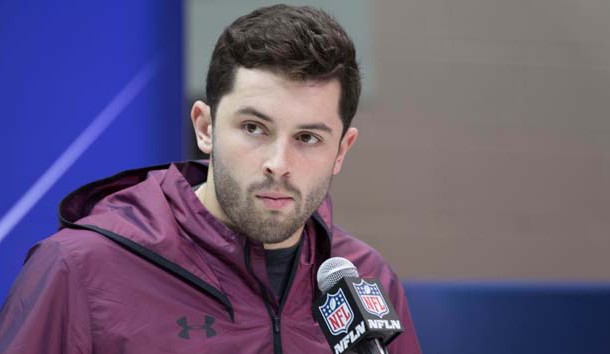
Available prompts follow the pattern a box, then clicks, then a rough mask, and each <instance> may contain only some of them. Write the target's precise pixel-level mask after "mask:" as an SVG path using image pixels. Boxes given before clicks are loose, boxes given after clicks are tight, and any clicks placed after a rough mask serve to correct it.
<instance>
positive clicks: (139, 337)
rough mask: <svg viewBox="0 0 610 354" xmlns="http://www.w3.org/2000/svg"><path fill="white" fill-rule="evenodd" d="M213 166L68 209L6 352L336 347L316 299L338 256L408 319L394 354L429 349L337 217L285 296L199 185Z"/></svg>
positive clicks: (9, 332)
mask: <svg viewBox="0 0 610 354" xmlns="http://www.w3.org/2000/svg"><path fill="white" fill-rule="evenodd" d="M206 175H207V166H206V165H205V163H199V162H187V163H177V164H172V165H169V166H158V167H152V168H145V169H139V170H131V171H127V172H124V173H121V174H119V175H116V176H113V177H110V178H107V179H105V180H101V181H97V182H94V183H91V184H89V185H86V186H84V187H82V188H80V189H78V190H77V191H75V192H73V193H72V194H70V195H69V196H68V197H66V199H64V201H63V202H62V204H61V206H60V217H61V220H62V224H63V227H62V228H61V229H60V230H59V232H57V233H56V234H55V235H53V236H52V237H50V238H48V239H45V240H43V241H41V242H39V243H38V244H36V245H35V246H34V247H33V248H32V249H31V250H30V252H29V254H28V257H27V261H26V263H25V265H24V267H23V269H22V271H21V273H20V275H19V277H18V278H17V280H16V281H15V283H14V284H13V287H12V289H11V291H10V293H9V296H8V298H7V300H6V302H5V304H4V306H3V308H2V312H1V313H0V353H5V354H17V353H27V354H35V353H46V354H60V353H62V354H76V353H123V354H131V353H147V354H148V353H168V354H169V353H189V354H191V353H200V354H204V353H243V354H248V353H275V354H277V353H290V354H292V353H330V352H331V351H330V347H329V346H328V344H327V342H326V340H325V338H324V335H323V334H322V331H321V329H320V328H319V326H318V325H317V324H316V322H315V320H314V319H313V316H312V310H311V305H312V302H313V301H314V299H315V298H317V297H318V296H319V295H320V294H319V290H317V286H316V279H315V275H316V271H317V268H318V267H319V265H320V263H322V262H323V261H324V260H325V259H327V258H328V257H331V256H340V257H345V258H347V259H349V260H350V261H352V262H353V263H354V264H355V265H356V266H357V267H358V270H359V272H360V275H361V276H362V277H374V278H378V279H380V280H381V282H382V283H383V284H384V287H385V288H386V290H387V291H388V293H389V294H390V297H391V299H392V302H393V304H394V307H395V308H396V310H397V311H398V312H399V313H400V316H401V320H402V323H403V324H404V326H405V327H406V329H405V332H404V333H402V334H401V335H400V336H398V337H397V339H395V340H394V342H393V343H392V344H391V345H390V352H391V353H393V354H398V353H401V354H417V353H420V349H419V346H418V343H417V338H416V335H415V331H414V328H413V325H412V322H411V319H410V315H409V310H408V306H407V303H406V299H405V295H404V292H403V288H402V286H401V284H400V281H399V279H398V278H397V276H396V275H395V274H394V272H393V271H392V270H391V269H390V268H389V267H388V265H387V264H386V263H385V262H384V261H383V259H382V258H381V256H380V255H379V254H378V253H377V252H376V251H374V250H373V249H371V248H370V247H369V246H368V245H366V244H365V243H363V242H361V241H359V240H357V239H355V238H353V237H351V236H349V235H348V234H346V233H345V232H344V231H343V230H341V229H339V228H337V227H336V226H334V225H333V224H332V221H331V217H332V216H331V208H330V202H329V200H328V199H327V200H326V201H325V202H324V204H323V205H322V206H321V207H320V209H319V210H318V211H317V212H316V213H315V214H314V215H313V216H312V218H311V219H310V220H309V221H308V222H307V225H306V232H305V233H304V235H305V237H304V239H303V242H302V243H301V246H300V258H299V261H298V263H295V264H296V266H295V267H294V269H293V271H292V274H291V280H290V284H289V290H288V293H287V296H286V298H285V301H284V302H283V303H282V304H280V303H278V301H277V300H276V299H275V297H274V296H273V295H272V294H273V293H272V291H271V290H270V286H269V280H268V278H267V272H266V266H265V253H264V248H263V245H262V244H260V243H257V242H254V241H251V240H248V239H246V238H245V237H243V236H241V235H239V234H236V233H234V232H233V231H231V230H230V229H228V228H227V227H226V226H225V225H224V224H222V223H221V222H220V221H218V220H217V219H215V218H214V217H213V216H212V215H211V214H210V213H209V212H208V211H207V210H206V209H205V208H204V207H203V205H202V204H201V202H200V201H199V200H198V199H197V196H196V195H195V194H194V193H193V192H192V186H194V185H197V184H200V183H202V182H204V180H205V178H206Z"/></svg>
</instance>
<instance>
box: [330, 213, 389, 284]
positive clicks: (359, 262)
mask: <svg viewBox="0 0 610 354" xmlns="http://www.w3.org/2000/svg"><path fill="white" fill-rule="evenodd" d="M331 256H332V257H343V258H346V259H348V260H349V261H350V262H352V263H354V265H355V266H356V268H358V272H359V273H360V276H361V277H374V278H379V277H380V275H382V274H380V273H391V275H394V272H393V271H392V269H391V268H390V266H389V265H388V263H387V261H386V260H385V259H384V258H383V256H382V255H381V254H380V253H379V252H378V251H377V250H376V249H375V248H373V247H372V246H370V245H369V244H367V243H366V242H364V241H362V240H360V239H358V238H356V237H355V236H353V235H352V234H350V233H349V232H347V231H345V230H344V229H342V228H341V227H339V226H337V225H333V239H332V250H331ZM388 275H390V274H388Z"/></svg>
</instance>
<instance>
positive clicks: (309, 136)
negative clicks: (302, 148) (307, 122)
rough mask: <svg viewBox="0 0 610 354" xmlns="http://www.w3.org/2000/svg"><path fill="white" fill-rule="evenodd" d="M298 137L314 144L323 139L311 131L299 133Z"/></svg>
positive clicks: (305, 142) (303, 141) (306, 142)
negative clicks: (310, 132)
mask: <svg viewBox="0 0 610 354" xmlns="http://www.w3.org/2000/svg"><path fill="white" fill-rule="evenodd" d="M296 139H297V140H299V141H301V142H302V143H304V144H307V145H314V144H317V143H319V142H321V141H322V139H320V138H319V137H317V136H315V135H313V134H309V133H303V134H299V135H298V136H297V137H296Z"/></svg>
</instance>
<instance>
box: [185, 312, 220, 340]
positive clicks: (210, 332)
mask: <svg viewBox="0 0 610 354" xmlns="http://www.w3.org/2000/svg"><path fill="white" fill-rule="evenodd" d="M214 322H216V319H215V318H214V317H212V316H207V315H206V316H205V321H204V323H203V324H201V325H189V324H188V321H187V319H186V316H183V317H181V318H179V319H178V320H177V321H176V323H178V325H179V326H180V327H181V328H182V330H181V331H180V333H178V337H180V338H184V339H189V338H190V337H189V332H190V331H191V330H192V329H201V330H205V335H206V337H207V338H210V337H214V336H215V335H216V331H215V330H214V329H213V328H212V325H213V324H214Z"/></svg>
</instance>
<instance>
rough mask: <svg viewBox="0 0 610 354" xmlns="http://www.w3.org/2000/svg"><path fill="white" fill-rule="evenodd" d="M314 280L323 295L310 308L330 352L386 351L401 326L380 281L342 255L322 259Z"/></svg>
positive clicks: (378, 353) (365, 353) (379, 353)
mask: <svg viewBox="0 0 610 354" xmlns="http://www.w3.org/2000/svg"><path fill="white" fill-rule="evenodd" d="M317 280H318V287H319V288H320V291H321V292H322V296H321V297H320V298H319V299H317V300H316V301H315V302H314V304H313V305H312V310H313V314H314V317H315V319H316V321H317V322H318V324H319V325H320V328H322V331H323V332H324V335H325V336H326V340H327V341H328V344H329V345H330V348H331V350H332V351H333V353H335V354H341V353H348V351H351V352H355V353H358V354H388V352H387V349H386V346H387V345H388V344H389V343H390V342H391V341H392V340H393V339H394V338H396V336H398V335H399V334H400V333H402V331H403V327H402V324H401V323H400V319H399V317H398V314H397V313H396V311H395V310H394V307H393V306H392V303H391V302H390V301H389V297H388V296H387V294H386V293H385V290H384V289H383V288H382V286H381V284H380V282H379V281H378V280H376V279H362V278H360V277H359V274H358V270H357V269H356V267H355V266H354V265H353V264H352V262H350V261H348V260H347V259H345V258H341V257H333V258H329V259H327V260H326V261H324V263H322V265H321V266H320V269H319V270H318V274H317Z"/></svg>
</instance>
